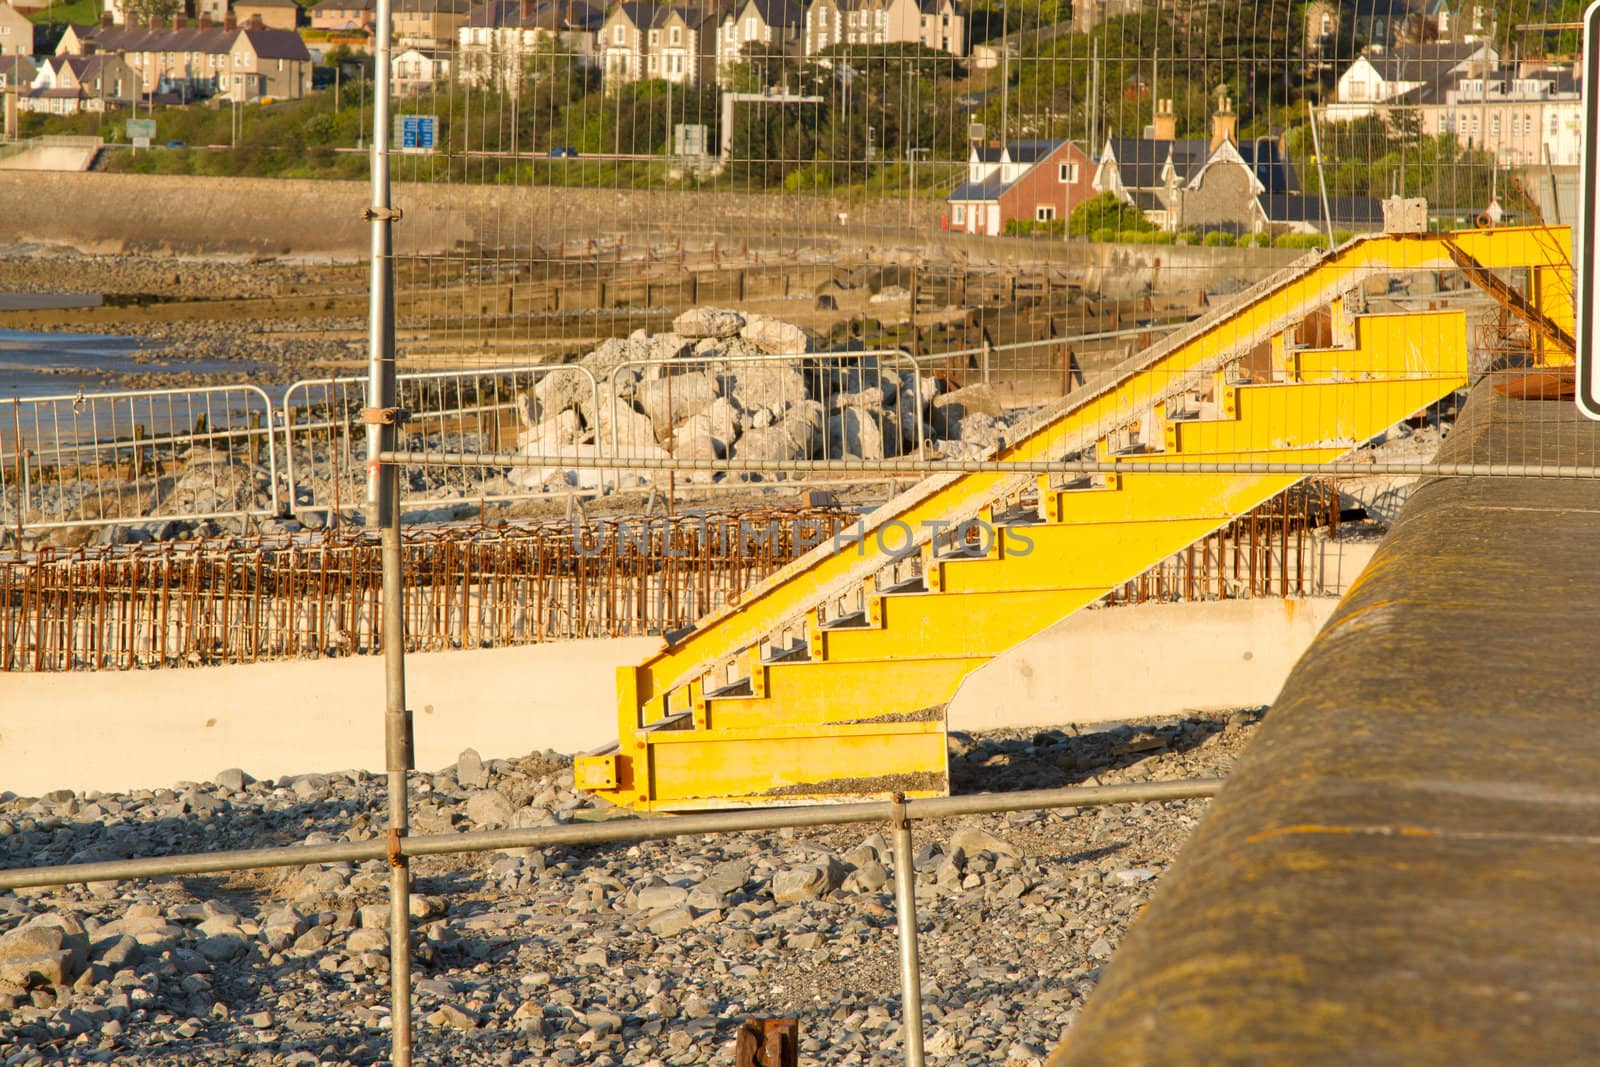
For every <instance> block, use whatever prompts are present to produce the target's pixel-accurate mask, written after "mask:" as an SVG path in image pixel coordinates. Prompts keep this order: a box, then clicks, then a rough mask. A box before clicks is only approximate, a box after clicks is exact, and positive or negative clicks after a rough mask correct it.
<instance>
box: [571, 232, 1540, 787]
mask: <svg viewBox="0 0 1600 1067" xmlns="http://www.w3.org/2000/svg"><path fill="white" fill-rule="evenodd" d="M1456 240H1457V241H1458V242H1459V243H1460V244H1461V245H1462V246H1463V247H1464V248H1467V249H1469V250H1470V251H1471V254H1472V255H1473V256H1474V258H1475V259H1476V260H1477V261H1478V262H1480V263H1483V264H1485V265H1486V266H1489V267H1515V266H1518V265H1525V264H1528V263H1535V264H1539V265H1547V264H1545V263H1544V257H1541V256H1539V255H1536V254H1535V253H1536V252H1537V251H1538V249H1539V247H1540V246H1539V244H1538V242H1537V241H1534V240H1530V239H1529V237H1528V235H1527V234H1526V233H1523V232H1521V231H1515V230H1497V231H1489V232H1475V233H1470V234H1463V235H1458V236H1457V238H1456ZM1451 265H1452V264H1451V260H1450V256H1449V251H1448V250H1447V249H1446V248H1444V247H1443V244H1442V242H1441V241H1439V240H1437V239H1433V238H1429V237H1426V236H1407V237H1379V238H1365V239H1358V240H1356V241H1354V242H1351V243H1350V244H1348V245H1346V246H1345V247H1343V248H1341V249H1340V250H1338V251H1337V252H1336V253H1335V254H1333V255H1332V256H1329V257H1309V258H1308V259H1307V260H1305V261H1302V263H1301V264H1299V265H1298V266H1297V267H1296V268H1293V269H1291V270H1290V271H1288V272H1286V273H1284V274H1282V275H1279V276H1278V277H1276V278H1274V279H1271V280H1269V281H1267V282H1264V283H1262V284H1260V285H1257V286H1255V287H1253V288H1252V289H1250V290H1248V291H1247V292H1245V293H1244V294H1242V295H1241V296H1240V298H1239V299H1238V300H1237V301H1235V302H1234V303H1233V305H1232V306H1230V307H1225V308H1218V309H1216V310H1214V311H1213V312H1212V313H1210V314H1208V315H1207V316H1205V317H1204V318H1202V319H1201V320H1198V321H1197V322H1196V323H1194V324H1192V325H1191V326H1190V327H1188V328H1187V329H1186V330H1184V331H1182V332H1180V333H1179V334H1177V335H1174V336H1173V337H1170V338H1169V339H1167V340H1166V341H1165V342H1163V343H1162V344H1160V345H1158V346H1156V347H1154V348H1153V349H1151V350H1149V351H1147V352H1145V353H1143V354H1141V355H1140V356H1139V357H1136V358H1135V359H1133V360H1130V361H1128V362H1126V363H1125V364H1123V365H1122V366H1119V367H1118V368H1116V369H1115V370H1113V371H1112V372H1110V373H1108V374H1105V375H1102V376H1099V377H1098V378H1097V379H1096V380H1095V381H1094V382H1093V383H1092V384H1090V386H1089V387H1087V388H1084V389H1081V390H1080V391H1079V392H1077V393H1076V394H1074V395H1073V396H1072V397H1069V398H1067V399H1065V400H1063V401H1062V402H1060V403H1058V404H1056V405H1054V406H1053V407H1051V408H1049V409H1047V410H1045V411H1043V412H1041V413H1040V414H1039V415H1037V416H1036V417H1035V418H1033V419H1031V420H1029V422H1028V423H1026V424H1024V425H1023V426H1022V427H1019V428H1018V436H1017V440H1016V441H1015V442H1014V443H1011V444H1008V445H1007V446H1006V447H1004V448H1003V449H995V450H992V451H991V453H990V455H992V456H994V457H995V458H1000V459H1039V458H1052V457H1058V456H1062V455H1071V454H1076V453H1081V452H1083V451H1084V450H1085V449H1087V448H1090V447H1092V446H1093V445H1094V443H1095V441H1096V440H1098V439H1100V438H1102V437H1104V436H1105V435H1106V434H1107V433H1109V432H1110V431H1111V430H1113V429H1116V428H1118V427H1120V426H1122V425H1125V424H1127V423H1129V422H1130V421H1137V420H1139V419H1141V418H1144V417H1145V416H1146V415H1147V413H1149V412H1150V411H1152V410H1155V409H1156V407H1157V405H1158V404H1162V403H1163V402H1165V401H1166V400H1168V399H1169V398H1172V397H1175V396H1177V395H1179V394H1182V393H1184V392H1185V391H1186V390H1190V389H1193V388H1195V387H1196V386H1198V385H1200V384H1202V383H1204V382H1206V381H1207V380H1208V379H1209V377H1210V376H1211V375H1213V374H1214V373H1215V372H1217V371H1218V370H1219V369H1220V368H1222V367H1223V366H1224V365H1225V364H1227V363H1229V362H1231V361H1234V360H1237V359H1238V358H1239V357H1240V356H1241V355H1243V354H1245V353H1248V352H1249V351H1250V350H1251V349H1253V348H1255V347H1256V346H1257V345H1261V344H1264V343H1266V342H1267V341H1268V340H1269V339H1270V338H1271V337H1272V336H1273V335H1274V334H1275V333H1278V332H1281V331H1282V330H1284V329H1286V328H1287V327H1289V326H1292V325H1294V324H1295V323H1297V322H1298V321H1299V320H1300V319H1302V318H1304V317H1305V315H1307V314H1308V313H1309V312H1310V311H1312V310H1315V309H1317V308H1319V307H1322V306H1326V305H1327V304H1329V303H1331V302H1332V301H1333V300H1335V299H1338V298H1340V297H1341V295H1342V294H1344V293H1346V292H1348V291H1350V290H1352V289H1354V288H1356V287H1357V286H1360V285H1362V284H1363V283H1364V282H1365V281H1366V280H1367V279H1368V278H1371V277H1374V276H1377V275H1381V274H1387V273H1393V272H1396V271H1407V270H1421V269H1441V268H1447V267H1449V266H1451ZM1382 428H1383V427H1379V428H1378V429H1380V430H1381V429H1382ZM1374 432H1376V431H1374ZM1339 451H1340V452H1342V451H1344V450H1343V449H1340V450H1339ZM1292 480H1293V479H1290V481H1292ZM1017 481H1018V479H1016V478H1014V477H1010V476H1006V475H999V474H984V475H961V474H951V475H944V476H939V477H935V478H931V479H928V480H926V481H925V482H923V483H922V484H921V485H919V486H918V487H916V488H914V489H913V490H911V491H909V492H907V493H904V494H901V495H900V496H898V497H897V498H895V499H894V500H892V501H890V502H889V503H888V504H886V505H885V506H884V507H882V508H880V509H879V510H878V511H876V512H875V513H873V515H871V516H869V517H868V519H867V520H865V522H864V523H863V529H862V531H861V532H862V533H864V534H865V535H866V536H867V537H871V536H872V533H873V531H874V530H875V529H879V528H882V527H883V526H884V525H885V524H886V523H889V522H900V523H905V524H907V525H909V526H910V527H911V529H912V530H913V531H914V532H915V535H916V536H917V537H918V539H919V540H922V541H925V540H926V539H927V536H928V534H927V530H928V529H929V527H928V525H927V523H928V522H929V521H931V520H942V521H946V522H948V521H952V520H953V521H962V520H964V519H965V518H969V517H971V516H973V515H975V514H976V513H977V512H978V510H979V509H980V508H982V507H983V506H984V505H985V504H987V503H989V502H991V501H993V500H995V499H996V498H998V497H999V496H1001V495H1002V494H1004V493H1005V492H1006V491H1007V490H1008V489H1009V488H1012V487H1014V485H1015V484H1016V482H1017ZM1272 491H1276V490H1272ZM1266 495H1267V496H1270V495H1271V492H1268V493H1267V494H1266ZM1223 521H1226V520H1223ZM1219 524H1220V523H1219ZM1179 547H1181V546H1179ZM879 566H880V561H879V560H877V559H875V558H873V557H872V556H870V555H866V554H863V555H860V556H858V555H856V554H855V553H852V552H848V551H847V552H844V553H836V552H834V551H833V549H832V546H831V545H823V546H819V548H818V549H817V550H814V551H813V552H812V553H810V554H808V555H807V556H806V557H804V558H802V559H800V560H797V561H795V562H794V563H792V564H790V565H789V566H788V567H786V568H784V569H783V570H782V571H780V572H779V573H778V574H776V575H774V576H773V577H772V578H771V579H769V580H768V581H767V582H766V583H763V585H762V586H761V587H759V588H757V589H756V590H754V591H752V592H751V593H749V594H747V595H746V596H745V598H744V599H743V600H742V601H741V602H740V603H739V604H738V605H736V606H732V607H730V608H728V609H724V610H722V611H719V612H717V613H714V614H712V615H710V616H708V617H707V618H706V619H705V620H702V622H701V623H699V624H698V625H697V626H696V627H695V628H694V629H693V630H692V631H691V632H689V633H688V634H687V635H685V636H683V637H681V638H680V639H679V640H678V641H677V643H676V644H674V645H673V646H671V647H669V648H667V649H665V650H663V651H662V652H661V653H659V654H658V655H656V656H654V657H652V658H651V659H650V660H648V661H646V662H645V663H644V664H641V665H640V666H639V667H636V668H624V669H623V670H621V671H619V686H618V698H619V745H618V747H617V749H616V750H614V751H613V752H612V753H610V754H608V755H606V756H601V757H598V758H594V757H590V758H582V759H580V761H579V768H578V772H579V779H580V781H579V784H580V785H581V786H584V787H586V788H590V789H593V790H596V791H598V792H601V793H603V794H605V795H607V796H608V797H610V798H611V799H613V800H615V801H617V802H619V803H624V804H629V805H631V806H635V807H642V808H650V807H657V806H660V807H685V806H695V802H696V799H697V798H695V797H692V796H689V795H687V793H686V792H685V789H684V788H683V787H682V783H681V782H680V783H678V784H677V785H674V784H672V783H670V782H669V781H668V780H669V779H671V778H673V777H674V776H682V775H687V776H689V778H690V780H691V786H692V779H693V777H694V771H693V770H692V769H690V768H688V767H677V766H669V765H668V764H667V763H663V762H661V761H659V760H658V761H656V765H655V766H654V767H653V768H649V769H647V768H645V767H642V766H641V767H640V768H638V771H639V772H640V773H637V774H636V773H635V768H634V767H633V766H632V761H633V760H634V759H635V758H643V757H646V756H647V755H648V753H647V749H648V748H649V747H650V745H649V744H647V743H646V742H647V741H648V742H655V741H658V740H659V741H660V742H661V744H659V745H657V746H656V747H658V748H661V750H662V752H663V753H664V752H665V751H666V749H667V748H678V747H684V748H686V749H692V747H693V746H680V745H679V744H678V742H679V741H680V740H682V741H687V740H688V738H687V737H682V738H681V739H680V737H679V736H678V735H680V734H682V733H683V732H684V731H685V730H689V731H692V728H693V725H694V724H693V722H692V721H690V720H689V718H688V714H687V712H688V708H689V707H690V705H691V704H692V701H693V693H692V687H691V689H690V690H682V686H683V684H684V683H686V682H690V681H692V680H693V679H694V678H695V677H696V674H697V672H701V671H703V670H704V668H705V665H706V664H709V663H712V662H715V661H717V660H718V659H725V658H727V657H729V656H731V655H733V654H737V653H738V652H739V651H741V650H742V649H746V648H749V647H752V646H754V645H755V644H756V643H757V642H759V641H760V640H761V639H762V638H763V637H764V636H765V635H768V634H771V633H772V632H774V631H775V630H777V629H778V628H779V627H781V626H784V625H790V624H793V623H794V622H795V621H797V620H802V619H803V617H804V615H805V613H806V611H807V610H809V608H810V607H812V606H814V605H815V604H817V603H819V602H822V601H824V600H826V599H827V598H828V597H830V596H837V595H839V594H840V593H841V592H844V591H847V590H849V589H851V588H852V587H857V586H860V585H862V584H863V583H864V582H865V581H866V580H867V579H868V578H870V577H871V576H872V574H873V572H874V571H876V570H877V569H878V568H879ZM1134 573H1136V572H1134ZM675 690H679V691H680V692H679V695H678V696H677V697H675V698H674V701H675V702H674V703H673V704H669V703H668V700H667V697H668V695H669V694H670V693H673V692H674V691H675ZM680 711H682V712H683V714H682V715H679V714H676V713H678V712H680ZM911 725H915V724H911ZM784 729H785V727H784V724H783V722H782V720H781V718H779V719H775V720H774V721H773V722H772V723H771V725H770V726H768V727H767V731H768V733H769V734H770V735H771V736H777V735H778V734H779V733H781V732H783V731H784ZM801 732H802V733H803V729H802V731H801ZM903 732H905V733H906V734H908V735H913V734H914V735H916V736H922V735H923V734H925V733H927V731H926V730H925V729H922V728H921V727H919V728H918V729H916V730H912V729H910V728H909V725H908V727H907V729H906V730H904V731H903ZM669 735H671V740H670V743H669V742H668V738H669ZM809 743H810V742H809V741H808V742H806V744H809ZM786 744H787V745H788V748H789V750H790V751H797V750H798V748H797V746H799V745H800V744H801V741H800V740H799V739H798V738H791V739H789V741H788V742H786ZM939 744H941V745H942V731H939ZM816 747H817V755H818V756H819V757H821V756H823V755H825V754H826V752H827V751H828V744H827V743H826V739H822V740H821V741H819V743H818V744H817V746H816ZM890 747H893V746H892V745H891V746H890ZM926 747H927V749H928V751H929V752H931V751H932V743H931V742H929V743H928V744H927V746H926ZM846 762H848V761H846ZM821 765H822V766H826V765H828V764H826V763H824V764H821ZM941 766H942V759H941ZM890 772H891V773H896V772H894V771H893V769H892V768H890ZM690 791H692V788H691V789H690ZM747 802H748V799H747ZM764 802H770V800H767V801H764Z"/></svg>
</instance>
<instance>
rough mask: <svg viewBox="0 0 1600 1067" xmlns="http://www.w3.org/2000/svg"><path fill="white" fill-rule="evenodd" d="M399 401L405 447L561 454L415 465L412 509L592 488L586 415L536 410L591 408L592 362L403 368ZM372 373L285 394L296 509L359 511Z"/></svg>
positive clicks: (408, 491) (594, 394) (288, 465)
mask: <svg viewBox="0 0 1600 1067" xmlns="http://www.w3.org/2000/svg"><path fill="white" fill-rule="evenodd" d="M397 387H398V398H397V403H398V406H399V407H400V408H401V409H402V410H403V411H405V412H407V415H408V418H407V422H406V423H405V425H404V427H403V428H402V430H401V433H400V435H399V438H400V439H399V447H400V448H401V449H402V450H404V451H407V452H415V453H419V454H420V453H423V452H464V453H481V452H520V453H522V454H523V455H538V456H550V457H554V462H552V464H551V465H550V466H548V467H539V468H519V469H515V470H513V469H511V468H475V467H466V466H447V467H435V468H431V469H428V470H423V469H421V468H415V469H413V470H411V471H410V472H409V473H408V479H409V480H408V483H407V484H406V485H405V486H404V487H403V498H404V503H405V506H406V507H407V508H408V509H413V510H415V509H419V508H441V507H445V508H448V507H449V506H451V505H454V504H462V503H487V502H491V501H509V500H521V499H527V498H530V497H536V496H539V495H541V494H545V493H550V492H553V491H558V490H560V489H564V488H570V487H573V486H583V485H587V484H588V482H589V480H590V479H591V478H592V479H598V478H599V477H600V474H599V472H596V471H593V470H589V469H585V468H584V467H583V460H584V459H586V458H593V456H594V455H596V454H598V449H599V448H600V447H601V446H599V445H598V444H596V441H595V437H594V432H593V430H592V429H591V428H586V427H585V426H584V425H583V423H582V422H581V420H580V419H578V418H576V417H575V418H573V419H570V420H565V421H562V422H560V423H559V425H557V424H554V423H551V422H550V420H540V419H539V418H538V417H537V416H538V412H539V410H540V409H541V408H548V407H550V406H552V405H554V404H556V403H558V399H557V398H559V402H561V403H565V402H567V401H571V402H572V403H574V404H575V405H577V406H578V407H579V408H582V407H584V406H586V407H587V408H588V410H589V411H591V412H593V411H596V410H598V408H599V386H598V384H597V382H596V381H595V377H594V375H593V374H592V373H591V372H590V371H589V370H588V368H586V367H579V366H575V365H572V364H556V365H548V366H538V367H532V366H527V367H499V368H486V369H482V370H465V371H440V372H433V373H425V374H402V375H400V376H399V378H398V380H397ZM366 388H367V380H366V378H364V377H362V378H355V377H350V378H326V379H306V380H302V381H298V382H295V383H294V384H293V385H291V386H290V387H289V389H288V391H287V392H286V393H285V394H284V398H283V415H282V419H283V427H284V443H283V447H284V452H285V469H286V470H287V472H288V482H289V501H290V505H291V507H292V508H293V510H294V511H295V512H296V513H305V512H308V511H309V512H318V511H320V512H327V513H340V512H346V511H349V510H351V509H354V508H359V507H360V506H361V502H362V501H363V500H364V499H365V493H366V462H367V445H366V434H365V432H364V427H363V426H362V423H361V413H362V409H363V408H365V407H366V406H367V399H366Z"/></svg>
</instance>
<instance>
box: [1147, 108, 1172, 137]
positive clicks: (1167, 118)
mask: <svg viewBox="0 0 1600 1067" xmlns="http://www.w3.org/2000/svg"><path fill="white" fill-rule="evenodd" d="M1177 138H1178V116H1177V115H1175V114H1174V113H1173V111H1172V101H1171V100H1157V101H1156V121H1155V127H1154V132H1153V133H1152V134H1151V135H1150V139H1151V140H1153V141H1175V140H1177Z"/></svg>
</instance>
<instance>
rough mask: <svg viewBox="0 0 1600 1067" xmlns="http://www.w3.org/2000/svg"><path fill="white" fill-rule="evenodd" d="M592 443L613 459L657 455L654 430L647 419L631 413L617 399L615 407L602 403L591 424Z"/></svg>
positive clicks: (642, 415) (659, 454) (631, 406)
mask: <svg viewBox="0 0 1600 1067" xmlns="http://www.w3.org/2000/svg"><path fill="white" fill-rule="evenodd" d="M595 426H596V431H595V432H596V436H595V441H596V443H597V444H599V446H600V448H601V451H602V453H606V452H610V453H611V454H612V455H617V456H639V457H644V456H661V455H664V454H665V453H664V452H662V450H661V449H660V447H658V445H657V443H656V428H655V425H654V424H653V423H652V422H651V421H650V418H649V416H647V415H644V414H642V413H640V412H638V411H636V410H634V408H633V405H631V404H629V403H628V402H627V401H626V400H622V399H619V400H618V401H617V403H616V404H615V406H610V405H605V404H602V405H601V407H600V413H599V419H598V421H597V422H596V424H595Z"/></svg>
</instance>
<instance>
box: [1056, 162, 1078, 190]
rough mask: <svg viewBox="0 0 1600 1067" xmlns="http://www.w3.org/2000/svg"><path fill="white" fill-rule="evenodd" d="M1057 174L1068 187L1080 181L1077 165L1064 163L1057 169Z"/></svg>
mask: <svg viewBox="0 0 1600 1067" xmlns="http://www.w3.org/2000/svg"><path fill="white" fill-rule="evenodd" d="M1057 172H1058V175H1059V177H1060V179H1061V181H1062V182H1063V183H1064V184H1066V185H1071V184H1072V183H1073V182H1075V181H1077V180H1078V165H1077V164H1076V163H1063V164H1061V166H1060V167H1059V168H1058V169H1057Z"/></svg>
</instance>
